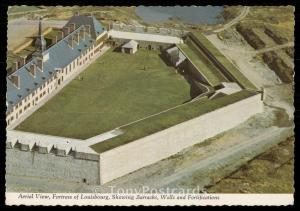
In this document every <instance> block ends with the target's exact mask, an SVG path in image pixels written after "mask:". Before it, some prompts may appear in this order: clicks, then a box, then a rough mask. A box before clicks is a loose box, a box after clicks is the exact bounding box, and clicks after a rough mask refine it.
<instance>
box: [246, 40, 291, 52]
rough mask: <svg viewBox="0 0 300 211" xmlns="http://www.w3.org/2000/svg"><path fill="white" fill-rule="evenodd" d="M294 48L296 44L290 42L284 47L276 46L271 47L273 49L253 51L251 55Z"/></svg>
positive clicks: (283, 45)
mask: <svg viewBox="0 0 300 211" xmlns="http://www.w3.org/2000/svg"><path fill="white" fill-rule="evenodd" d="M293 46H294V42H288V43H285V44H282V45H275V46H271V47H266V48H262V49H259V50H253V51H250V53H252V54H259V53H265V52H268V51H275V50H279V49H282V48H287V47H293Z"/></svg>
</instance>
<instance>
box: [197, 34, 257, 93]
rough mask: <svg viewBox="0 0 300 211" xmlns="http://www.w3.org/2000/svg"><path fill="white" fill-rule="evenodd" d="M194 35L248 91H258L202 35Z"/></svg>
mask: <svg viewBox="0 0 300 211" xmlns="http://www.w3.org/2000/svg"><path fill="white" fill-rule="evenodd" d="M193 34H194V35H195V36H196V38H197V39H198V40H199V41H200V42H201V43H202V44H203V45H204V46H205V47H206V48H207V49H208V50H209V51H210V52H211V53H212V55H213V56H214V57H215V58H216V59H217V60H218V61H219V62H220V63H221V64H222V65H223V66H224V67H225V68H226V70H227V71H229V72H230V73H231V74H232V75H233V77H234V78H236V80H238V81H239V82H240V83H241V84H242V85H243V86H244V87H245V88H246V89H252V90H257V88H256V87H255V86H254V85H253V84H252V83H251V82H250V81H249V80H248V79H247V78H246V77H245V76H244V75H243V74H242V73H241V72H240V71H239V70H238V69H237V68H236V67H235V66H234V65H233V64H232V63H231V62H230V61H229V60H228V59H227V58H226V57H225V56H224V55H223V54H222V53H221V52H220V51H219V50H218V49H217V48H216V47H215V46H214V45H213V44H212V43H211V42H210V41H209V40H208V39H207V38H206V37H205V36H204V35H203V34H202V33H200V32H193Z"/></svg>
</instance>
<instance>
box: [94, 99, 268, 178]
mask: <svg viewBox="0 0 300 211" xmlns="http://www.w3.org/2000/svg"><path fill="white" fill-rule="evenodd" d="M262 111H263V102H262V101H261V95H260V94H257V95H255V96H252V97H249V98H247V99H245V100H242V101H239V102H236V103H234V104H231V105H228V106H225V107H222V108H220V109H217V110H215V111H213V112H210V113H206V114H204V115H201V116H199V117H197V118H194V119H192V120H189V121H186V122H183V123H181V124H178V125H175V126H173V127H171V128H168V129H165V130H163V131H160V132H158V133H155V134H152V135H149V136H146V137H143V138H141V139H138V140H136V141H133V142H130V143H128V144H125V145H122V146H120V147H117V148H114V149H112V150H109V151H106V152H103V153H101V154H100V163H99V164H100V183H101V184H104V183H106V182H109V181H111V180H113V179H116V178H118V177H121V176H123V175H126V174H128V173H130V172H133V171H135V170H137V169H140V168H142V167H145V166H147V165H150V164H153V163H155V162H157V161H159V160H162V159H164V158H167V157H169V156H171V155H174V154H176V153H177V152H179V151H181V150H182V149H184V148H186V147H189V146H192V145H194V144H196V143H200V142H202V141H204V140H205V139H208V138H210V137H213V136H215V135H217V134H219V133H222V132H224V131H226V130H228V129H231V128H233V127H235V126H237V125H238V124H240V123H242V122H244V121H245V120H247V119H248V118H250V117H251V116H252V115H254V114H256V113H260V112H262Z"/></svg>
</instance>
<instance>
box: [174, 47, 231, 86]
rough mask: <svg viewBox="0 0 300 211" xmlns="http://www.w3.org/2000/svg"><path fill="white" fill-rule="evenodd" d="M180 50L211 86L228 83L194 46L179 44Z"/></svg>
mask: <svg viewBox="0 0 300 211" xmlns="http://www.w3.org/2000/svg"><path fill="white" fill-rule="evenodd" d="M178 46H179V48H180V49H181V50H182V51H183V53H184V54H185V55H186V56H187V57H188V58H189V59H190V60H191V61H192V62H193V64H194V65H195V66H196V67H197V69H198V70H199V71H200V72H201V73H202V75H203V76H204V77H205V78H206V79H207V80H208V82H209V83H210V85H211V86H217V85H219V84H220V83H221V82H226V81H228V80H227V79H226V78H225V77H224V76H223V75H222V74H221V73H220V72H219V71H218V70H217V69H216V67H215V66H214V65H213V64H212V63H211V62H210V61H209V59H208V58H207V57H206V56H205V55H204V54H203V53H201V52H200V51H199V50H197V49H196V47H195V46H193V44H192V43H189V44H179V45H178Z"/></svg>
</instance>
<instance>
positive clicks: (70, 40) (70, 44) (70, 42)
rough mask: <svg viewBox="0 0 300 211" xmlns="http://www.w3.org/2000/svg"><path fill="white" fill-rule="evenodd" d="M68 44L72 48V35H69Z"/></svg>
mask: <svg viewBox="0 0 300 211" xmlns="http://www.w3.org/2000/svg"><path fill="white" fill-rule="evenodd" d="M68 44H69V46H70V47H71V48H73V36H70V37H69V39H68Z"/></svg>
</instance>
